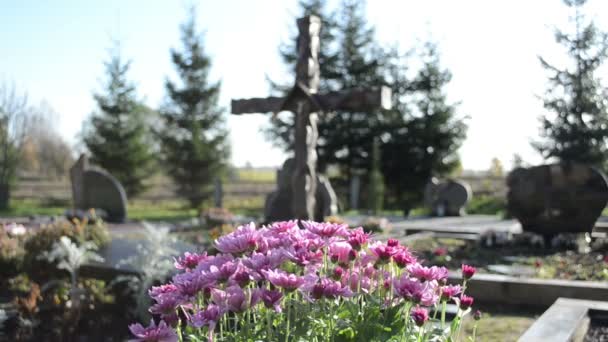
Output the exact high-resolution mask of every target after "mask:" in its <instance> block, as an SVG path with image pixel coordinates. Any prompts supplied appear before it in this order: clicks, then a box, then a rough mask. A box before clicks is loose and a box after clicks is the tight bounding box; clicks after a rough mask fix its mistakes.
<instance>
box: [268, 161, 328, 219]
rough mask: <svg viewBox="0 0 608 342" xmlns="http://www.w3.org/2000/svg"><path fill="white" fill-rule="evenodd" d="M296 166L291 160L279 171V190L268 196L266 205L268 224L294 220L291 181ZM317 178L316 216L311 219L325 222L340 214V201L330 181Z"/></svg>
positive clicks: (324, 178) (321, 177)
mask: <svg viewBox="0 0 608 342" xmlns="http://www.w3.org/2000/svg"><path fill="white" fill-rule="evenodd" d="M294 165H295V162H294V159H293V158H289V159H287V160H286V161H285V162H284V163H283V167H282V168H281V169H280V170H278V171H277V190H275V191H273V192H271V193H270V194H268V196H266V203H265V204H264V217H265V220H266V221H267V222H273V221H284V220H291V219H293V218H294V212H293V207H292V206H291V203H292V197H293V188H292V186H291V181H290V180H291V175H292V174H293V168H294ZM316 177H317V179H316V181H317V184H318V186H317V190H316V192H315V211H314V216H313V217H311V219H314V220H315V221H323V219H324V218H325V217H327V216H332V215H336V214H337V213H338V200H337V197H336V193H335V192H334V189H333V188H332V186H331V184H330V183H329V180H328V179H327V178H326V177H325V176H322V175H317V176H316Z"/></svg>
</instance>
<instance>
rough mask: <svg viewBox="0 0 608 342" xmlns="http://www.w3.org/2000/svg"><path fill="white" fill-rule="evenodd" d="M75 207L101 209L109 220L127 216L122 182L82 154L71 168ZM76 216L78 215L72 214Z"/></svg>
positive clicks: (122, 220)
mask: <svg viewBox="0 0 608 342" xmlns="http://www.w3.org/2000/svg"><path fill="white" fill-rule="evenodd" d="M70 179H71V182H72V200H73V202H74V209H76V210H77V211H86V210H88V209H101V211H103V213H105V216H106V217H104V219H105V220H107V221H108V222H124V221H125V220H126V218H127V195H126V193H125V190H124V188H123V187H122V185H121V184H120V182H119V181H118V180H117V179H116V178H114V176H112V175H111V174H109V173H108V172H107V171H105V170H102V169H101V168H97V167H91V166H90V165H89V162H88V159H87V157H86V156H85V155H84V154H82V155H80V158H78V160H77V161H76V163H75V164H74V166H72V168H71V169H70ZM72 216H76V215H72Z"/></svg>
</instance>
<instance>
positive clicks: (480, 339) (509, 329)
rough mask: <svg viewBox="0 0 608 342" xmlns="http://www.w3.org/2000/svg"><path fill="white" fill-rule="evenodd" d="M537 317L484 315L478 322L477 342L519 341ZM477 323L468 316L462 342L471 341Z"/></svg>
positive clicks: (501, 314) (461, 337) (502, 314)
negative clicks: (469, 338) (470, 337)
mask: <svg viewBox="0 0 608 342" xmlns="http://www.w3.org/2000/svg"><path fill="white" fill-rule="evenodd" d="M534 320H535V317H534V316H531V315H527V314H525V315H521V316H520V315H519V314H517V313H507V314H504V313H498V314H495V315H494V314H491V313H483V316H482V319H481V320H480V321H478V322H477V334H476V339H475V341H476V342H484V341H487V342H494V341H501V342H509V341H517V340H518V339H519V338H520V337H521V335H523V333H524V332H526V330H528V328H529V327H530V326H531V325H532V323H534ZM474 325H475V321H474V320H473V319H472V318H471V317H470V316H467V317H466V318H465V320H464V325H463V330H462V331H461V335H460V339H459V341H460V342H465V341H467V342H468V341H469V340H468V337H466V336H472V334H473V326H474Z"/></svg>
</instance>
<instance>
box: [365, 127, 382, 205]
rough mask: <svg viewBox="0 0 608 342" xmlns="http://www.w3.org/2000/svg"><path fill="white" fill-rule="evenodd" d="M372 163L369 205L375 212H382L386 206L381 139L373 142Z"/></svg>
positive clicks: (368, 195) (368, 196)
mask: <svg viewBox="0 0 608 342" xmlns="http://www.w3.org/2000/svg"><path fill="white" fill-rule="evenodd" d="M371 154H372V165H371V170H370V172H369V186H368V189H369V190H368V194H367V198H368V203H369V205H368V207H369V209H370V210H371V212H373V213H374V214H378V213H380V211H382V208H383V206H384V177H383V176H382V170H381V168H382V165H381V164H382V157H381V155H380V139H378V138H376V139H374V143H373V144H372V153H371Z"/></svg>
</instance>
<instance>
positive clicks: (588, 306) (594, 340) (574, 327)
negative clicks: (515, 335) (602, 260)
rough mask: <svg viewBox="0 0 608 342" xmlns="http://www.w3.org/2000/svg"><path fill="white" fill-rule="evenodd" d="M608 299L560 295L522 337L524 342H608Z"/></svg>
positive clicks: (521, 339)
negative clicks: (586, 298) (580, 298)
mask: <svg viewBox="0 0 608 342" xmlns="http://www.w3.org/2000/svg"><path fill="white" fill-rule="evenodd" d="M607 336H608V302H599V301H590V300H575V299H568V298H559V299H558V300H557V301H555V303H554V304H553V305H552V306H551V307H550V308H549V309H548V310H547V311H545V312H544V313H543V315H542V316H541V317H540V318H539V319H538V320H536V322H534V324H533V325H532V326H531V327H530V328H529V329H528V330H527V331H526V332H525V333H524V334H523V336H521V338H520V339H519V341H521V342H540V341H554V342H566V341H584V342H601V341H606V338H607Z"/></svg>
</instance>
